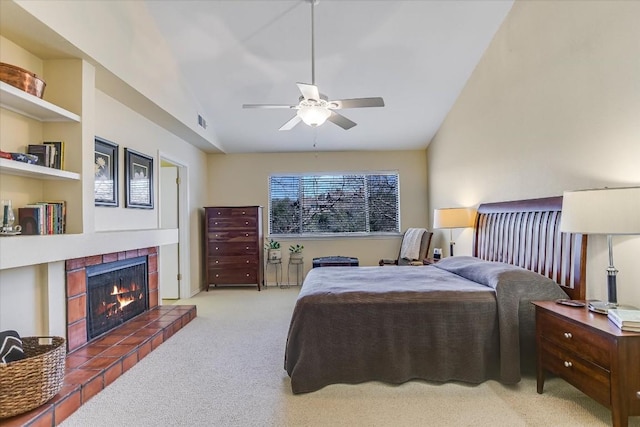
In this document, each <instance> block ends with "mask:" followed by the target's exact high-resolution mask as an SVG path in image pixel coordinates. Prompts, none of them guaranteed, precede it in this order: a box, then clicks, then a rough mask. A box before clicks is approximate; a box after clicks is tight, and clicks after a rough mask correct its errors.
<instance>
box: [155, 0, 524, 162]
mask: <svg viewBox="0 0 640 427" xmlns="http://www.w3.org/2000/svg"><path fill="white" fill-rule="evenodd" d="M147 5H148V7H149V10H150V13H151V15H152V16H153V17H154V19H155V20H156V21H157V23H158V26H159V28H160V30H161V32H162V33H163V35H164V36H165V37H166V40H167V43H168V45H169V46H170V49H171V50H172V51H173V52H174V53H175V58H176V61H177V62H178V64H179V67H180V68H181V70H182V72H183V74H184V77H185V81H186V82H187V85H188V86H189V87H190V89H191V91H192V92H193V96H194V97H195V98H196V99H197V100H198V101H199V103H200V105H201V108H202V112H201V115H202V116H203V117H204V119H205V120H206V122H207V126H209V127H212V128H213V130H214V133H215V135H216V138H217V140H218V142H219V143H220V145H221V146H222V148H223V149H224V151H225V152H227V153H245V152H291V151H344V150H346V151H351V150H406V149H420V148H425V147H426V146H427V145H428V144H429V141H431V139H432V138H433V136H434V135H435V133H436V132H437V130H438V128H439V127H440V125H441V124H442V121H443V120H444V118H445V117H446V115H447V113H448V112H449V110H450V109H451V107H452V106H453V105H454V103H455V101H456V98H457V97H458V95H459V94H460V92H461V90H462V89H463V87H464V85H465V83H466V81H467V79H468V78H469V76H470V75H471V73H472V72H473V70H474V68H475V66H476V64H477V63H478V61H479V60H480V58H481V57H482V55H483V53H484V51H485V49H486V48H487V46H488V45H489V43H490V42H491V40H492V38H493V36H494V34H495V33H496V31H497V30H498V28H499V27H500V25H501V23H502V22H503V20H504V18H505V16H506V15H507V13H508V12H509V10H510V8H511V5H512V1H510V0H505V1H501V0H499V1H483V0H476V1H453V0H445V1H435V0H433V1H392V0H389V1H379V0H378V1H366V0H352V1H349V0H320V1H318V2H316V4H315V83H316V84H317V85H318V86H319V88H320V91H321V92H322V93H323V94H326V95H327V96H328V97H329V99H348V98H360V97H376V96H379V97H382V98H384V102H385V106H384V107H382V108H360V109H344V110H340V113H341V114H343V115H344V116H346V117H348V118H349V119H351V120H353V121H354V122H356V123H357V126H355V127H353V128H352V129H350V130H343V129H341V128H340V127H338V126H336V125H335V124H333V123H330V122H327V123H325V124H324V125H322V126H320V127H317V128H311V127H308V126H307V125H305V124H303V123H300V124H298V125H297V126H296V127H295V128H293V129H292V130H290V131H278V128H279V127H280V126H282V125H283V124H284V123H285V122H287V121H288V120H289V119H290V118H291V117H292V116H293V115H294V114H295V110H288V109H243V108H242V104H247V103H251V104H292V105H294V104H297V103H298V98H299V96H300V92H299V90H298V88H297V86H296V82H303V83H311V78H312V76H311V69H312V67H311V4H310V2H309V1H308V0H264V1H255V0H233V1H204V0H202V1H191V0H188V1H156V0H147Z"/></svg>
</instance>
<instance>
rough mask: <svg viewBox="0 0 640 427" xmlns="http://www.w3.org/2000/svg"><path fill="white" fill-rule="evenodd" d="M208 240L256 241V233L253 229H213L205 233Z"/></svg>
mask: <svg viewBox="0 0 640 427" xmlns="http://www.w3.org/2000/svg"><path fill="white" fill-rule="evenodd" d="M207 241H209V242H257V241H258V233H257V232H256V231H255V229H254V230H213V231H209V232H208V233H207Z"/></svg>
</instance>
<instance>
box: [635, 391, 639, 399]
mask: <svg viewBox="0 0 640 427" xmlns="http://www.w3.org/2000/svg"><path fill="white" fill-rule="evenodd" d="M636 397H637V398H638V399H640V391H636Z"/></svg>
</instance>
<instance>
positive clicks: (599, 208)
mask: <svg viewBox="0 0 640 427" xmlns="http://www.w3.org/2000/svg"><path fill="white" fill-rule="evenodd" d="M560 231H562V232H565V233H580V234H604V235H606V236H607V243H608V246H609V267H607V302H606V303H601V302H591V303H590V304H589V309H591V311H596V312H599V313H606V312H607V310H608V309H610V308H616V307H618V296H617V284H616V275H617V273H618V270H616V268H615V267H614V265H613V244H612V240H613V239H612V237H613V236H614V235H624V234H640V187H625V188H602V189H594V190H580V191H565V192H564V196H563V199H562V217H561V219H560Z"/></svg>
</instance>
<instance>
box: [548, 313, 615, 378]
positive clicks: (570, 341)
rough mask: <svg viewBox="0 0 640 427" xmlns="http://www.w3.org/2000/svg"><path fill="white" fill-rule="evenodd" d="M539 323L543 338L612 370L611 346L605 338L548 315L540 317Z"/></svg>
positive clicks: (582, 327)
mask: <svg viewBox="0 0 640 427" xmlns="http://www.w3.org/2000/svg"><path fill="white" fill-rule="evenodd" d="M537 322H538V325H536V327H537V328H538V331H539V333H540V334H541V335H542V337H543V338H545V339H547V340H549V341H551V342H552V343H554V344H556V345H557V346H559V347H562V348H564V349H567V350H569V351H570V352H572V353H575V354H579V355H580V357H581V358H583V359H585V360H588V361H591V362H594V363H597V364H598V365H600V366H601V367H603V368H605V369H610V367H611V356H610V354H609V348H610V344H609V341H608V340H607V338H605V337H604V336H601V335H598V334H594V333H593V331H590V330H589V329H587V328H585V327H584V326H581V325H577V324H575V323H572V322H569V321H567V320H564V319H562V318H559V317H557V316H553V315H550V314H546V313H544V314H542V315H540V316H538V317H537Z"/></svg>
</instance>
